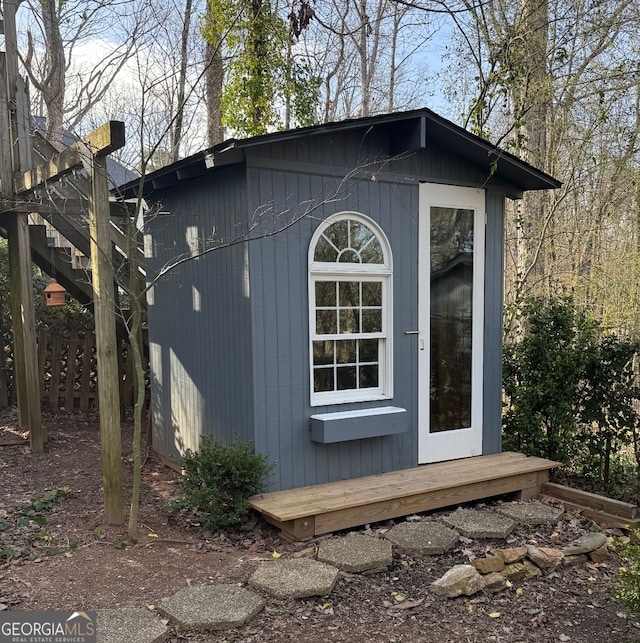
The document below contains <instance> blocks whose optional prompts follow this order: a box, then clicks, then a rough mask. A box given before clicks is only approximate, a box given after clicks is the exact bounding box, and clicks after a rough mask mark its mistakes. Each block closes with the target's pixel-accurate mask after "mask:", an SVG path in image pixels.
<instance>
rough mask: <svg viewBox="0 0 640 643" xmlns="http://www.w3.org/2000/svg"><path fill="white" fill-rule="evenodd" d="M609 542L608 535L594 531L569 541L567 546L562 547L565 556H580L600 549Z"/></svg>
mask: <svg viewBox="0 0 640 643" xmlns="http://www.w3.org/2000/svg"><path fill="white" fill-rule="evenodd" d="M606 542H607V537H606V536H605V535H604V534H603V533H601V532H599V531H596V532H593V533H588V534H584V536H580V538H578V539H577V540H574V541H573V542H572V543H569V544H568V545H567V546H566V547H563V548H562V551H563V553H564V554H565V556H578V555H579V554H588V553H589V552H591V551H595V550H596V549H600V547H602V546H603V545H605V544H606Z"/></svg>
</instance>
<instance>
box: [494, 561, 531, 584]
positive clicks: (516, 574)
mask: <svg viewBox="0 0 640 643" xmlns="http://www.w3.org/2000/svg"><path fill="white" fill-rule="evenodd" d="M500 573H501V574H502V575H503V576H504V577H505V578H506V579H507V580H510V581H511V582H512V583H519V582H520V581H523V580H524V579H525V577H526V575H527V568H526V567H525V564H524V563H523V562H517V563H509V564H508V565H505V567H504V569H503V570H502V571H501V572H500Z"/></svg>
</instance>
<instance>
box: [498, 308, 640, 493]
mask: <svg viewBox="0 0 640 643" xmlns="http://www.w3.org/2000/svg"><path fill="white" fill-rule="evenodd" d="M521 314H522V319H523V320H524V324H525V328H526V331H527V332H526V334H525V336H524V337H522V338H521V339H520V340H519V341H516V342H513V343H510V344H507V345H506V346H505V351H504V380H503V386H504V393H505V398H506V402H505V409H504V414H503V442H504V446H505V448H506V449H513V450H517V451H522V452H524V453H526V454H528V455H538V456H542V457H546V458H550V459H552V460H558V461H560V462H562V463H563V464H564V465H565V466H566V467H568V468H570V469H572V470H573V471H574V472H575V473H577V474H578V475H580V476H583V477H585V478H589V479H591V480H592V481H595V482H596V483H597V484H596V486H599V487H600V490H603V491H611V489H612V487H613V486H614V483H615V476H614V475H613V472H614V469H615V468H616V467H617V466H618V465H619V464H620V462H621V450H622V449H623V448H624V447H627V446H630V445H631V444H632V443H637V437H638V434H637V432H638V423H639V419H640V418H639V417H638V414H637V412H636V410H635V407H634V401H635V400H637V399H638V398H640V390H639V388H638V386H637V384H636V380H635V377H634V369H633V365H634V360H635V357H636V355H637V353H638V348H639V347H638V343H637V342H633V341H630V340H628V339H623V338H620V337H617V336H616V335H612V334H607V333H606V332H605V331H604V329H603V328H602V326H601V325H600V323H599V322H597V321H596V320H594V319H593V318H591V317H588V316H587V315H586V314H584V313H583V312H581V311H579V310H578V309H577V308H576V306H575V304H574V302H573V300H572V299H571V297H559V298H556V299H553V300H551V301H549V302H545V301H543V300H542V299H540V298H531V299H529V300H527V301H526V302H525V303H524V305H523V306H522V309H521Z"/></svg>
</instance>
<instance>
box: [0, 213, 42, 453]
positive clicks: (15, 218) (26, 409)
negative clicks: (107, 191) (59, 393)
mask: <svg viewBox="0 0 640 643" xmlns="http://www.w3.org/2000/svg"><path fill="white" fill-rule="evenodd" d="M5 225H6V227H7V233H8V237H9V270H10V290H11V318H12V323H13V343H14V346H13V353H14V358H15V361H14V373H15V381H16V389H17V394H18V421H19V423H20V427H21V428H28V429H29V440H30V443H31V451H32V452H33V453H42V451H43V450H44V443H45V442H46V435H45V432H44V430H43V427H42V416H41V412H40V383H39V382H38V353H37V345H36V325H35V311H34V308H33V282H32V277H31V275H32V272H31V249H30V244H29V222H28V220H27V215H26V214H22V213H16V212H11V213H9V214H7V215H6V218H5Z"/></svg>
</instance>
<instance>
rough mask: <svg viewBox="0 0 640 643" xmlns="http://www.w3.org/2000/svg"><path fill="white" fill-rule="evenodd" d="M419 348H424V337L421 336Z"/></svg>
mask: <svg viewBox="0 0 640 643" xmlns="http://www.w3.org/2000/svg"><path fill="white" fill-rule="evenodd" d="M420 350H421V351H423V350H424V339H422V337H421V338H420Z"/></svg>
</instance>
